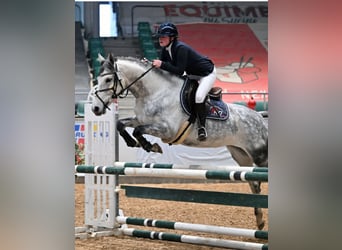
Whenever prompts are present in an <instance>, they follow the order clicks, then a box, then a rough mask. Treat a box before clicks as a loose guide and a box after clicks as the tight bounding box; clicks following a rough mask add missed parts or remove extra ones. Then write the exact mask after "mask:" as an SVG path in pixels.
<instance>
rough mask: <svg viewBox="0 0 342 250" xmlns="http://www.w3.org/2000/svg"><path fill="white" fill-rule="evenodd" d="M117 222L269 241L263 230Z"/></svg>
mask: <svg viewBox="0 0 342 250" xmlns="http://www.w3.org/2000/svg"><path fill="white" fill-rule="evenodd" d="M116 221H117V222H118V223H120V224H129V225H136V226H145V227H157V228H167V229H174V230H184V231H193V232H203V233H214V234H223V235H230V236H243V237H249V238H255V239H268V232H267V231H262V230H253V229H244V228H233V227H223V226H213V225H204V224H195V223H184V222H173V221H166V220H154V219H145V218H137V217H125V216H117V217H116Z"/></svg>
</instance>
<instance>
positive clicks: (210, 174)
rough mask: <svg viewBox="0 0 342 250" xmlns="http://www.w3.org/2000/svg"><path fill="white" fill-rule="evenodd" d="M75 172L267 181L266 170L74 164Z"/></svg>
mask: <svg viewBox="0 0 342 250" xmlns="http://www.w3.org/2000/svg"><path fill="white" fill-rule="evenodd" d="M75 172H77V173H85V174H86V173H88V174H108V175H127V176H145V177H169V178H191V179H201V180H205V179H214V180H229V181H264V182H267V181H268V172H266V173H265V172H248V171H228V170H192V169H158V168H152V169H151V168H131V167H115V166H87V165H76V166H75Z"/></svg>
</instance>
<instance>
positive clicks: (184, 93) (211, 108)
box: [180, 77, 229, 123]
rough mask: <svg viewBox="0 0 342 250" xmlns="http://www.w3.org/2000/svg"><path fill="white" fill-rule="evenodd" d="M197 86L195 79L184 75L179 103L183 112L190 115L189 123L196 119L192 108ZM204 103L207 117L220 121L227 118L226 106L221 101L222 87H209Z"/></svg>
mask: <svg viewBox="0 0 342 250" xmlns="http://www.w3.org/2000/svg"><path fill="white" fill-rule="evenodd" d="M197 88H198V82H197V81H196V80H192V79H189V78H188V77H185V79H184V84H183V87H182V89H181V92H180V103H181V106H182V108H183V110H184V112H185V113H186V114H188V115H189V116H190V118H189V121H190V122H191V123H193V122H194V121H195V119H196V114H195V112H193V110H194V103H195V94H196V90H197ZM205 103H206V104H205V106H206V107H205V108H206V110H207V117H206V118H207V119H213V120H221V121H224V120H227V119H228V117H229V112H228V106H227V104H226V103H225V102H223V101H222V89H221V88H220V87H213V88H211V90H210V91H209V93H208V95H207V97H206V101H205Z"/></svg>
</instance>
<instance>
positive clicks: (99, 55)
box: [97, 53, 106, 65]
mask: <svg viewBox="0 0 342 250" xmlns="http://www.w3.org/2000/svg"><path fill="white" fill-rule="evenodd" d="M97 60H98V61H99V62H100V63H101V65H102V64H103V63H104V61H105V60H106V59H105V58H104V57H103V56H102V55H101V54H100V53H98V54H97Z"/></svg>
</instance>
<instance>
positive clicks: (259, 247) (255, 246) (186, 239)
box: [122, 228, 268, 250]
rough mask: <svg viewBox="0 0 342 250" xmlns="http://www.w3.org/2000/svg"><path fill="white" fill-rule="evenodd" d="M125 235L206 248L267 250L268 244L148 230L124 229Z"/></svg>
mask: <svg viewBox="0 0 342 250" xmlns="http://www.w3.org/2000/svg"><path fill="white" fill-rule="evenodd" d="M122 232H123V234H125V235H129V236H134V237H140V238H148V239H154V240H167V241H174V242H182V243H189V244H196V245H205V246H215V247H225V248H230V249H241V250H267V249H268V245H267V244H261V243H254V242H243V241H235V240H222V239H216V238H206V237H200V236H192V235H182V234H172V233H164V232H155V231H148V230H139V229H135V228H124V229H122Z"/></svg>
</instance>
